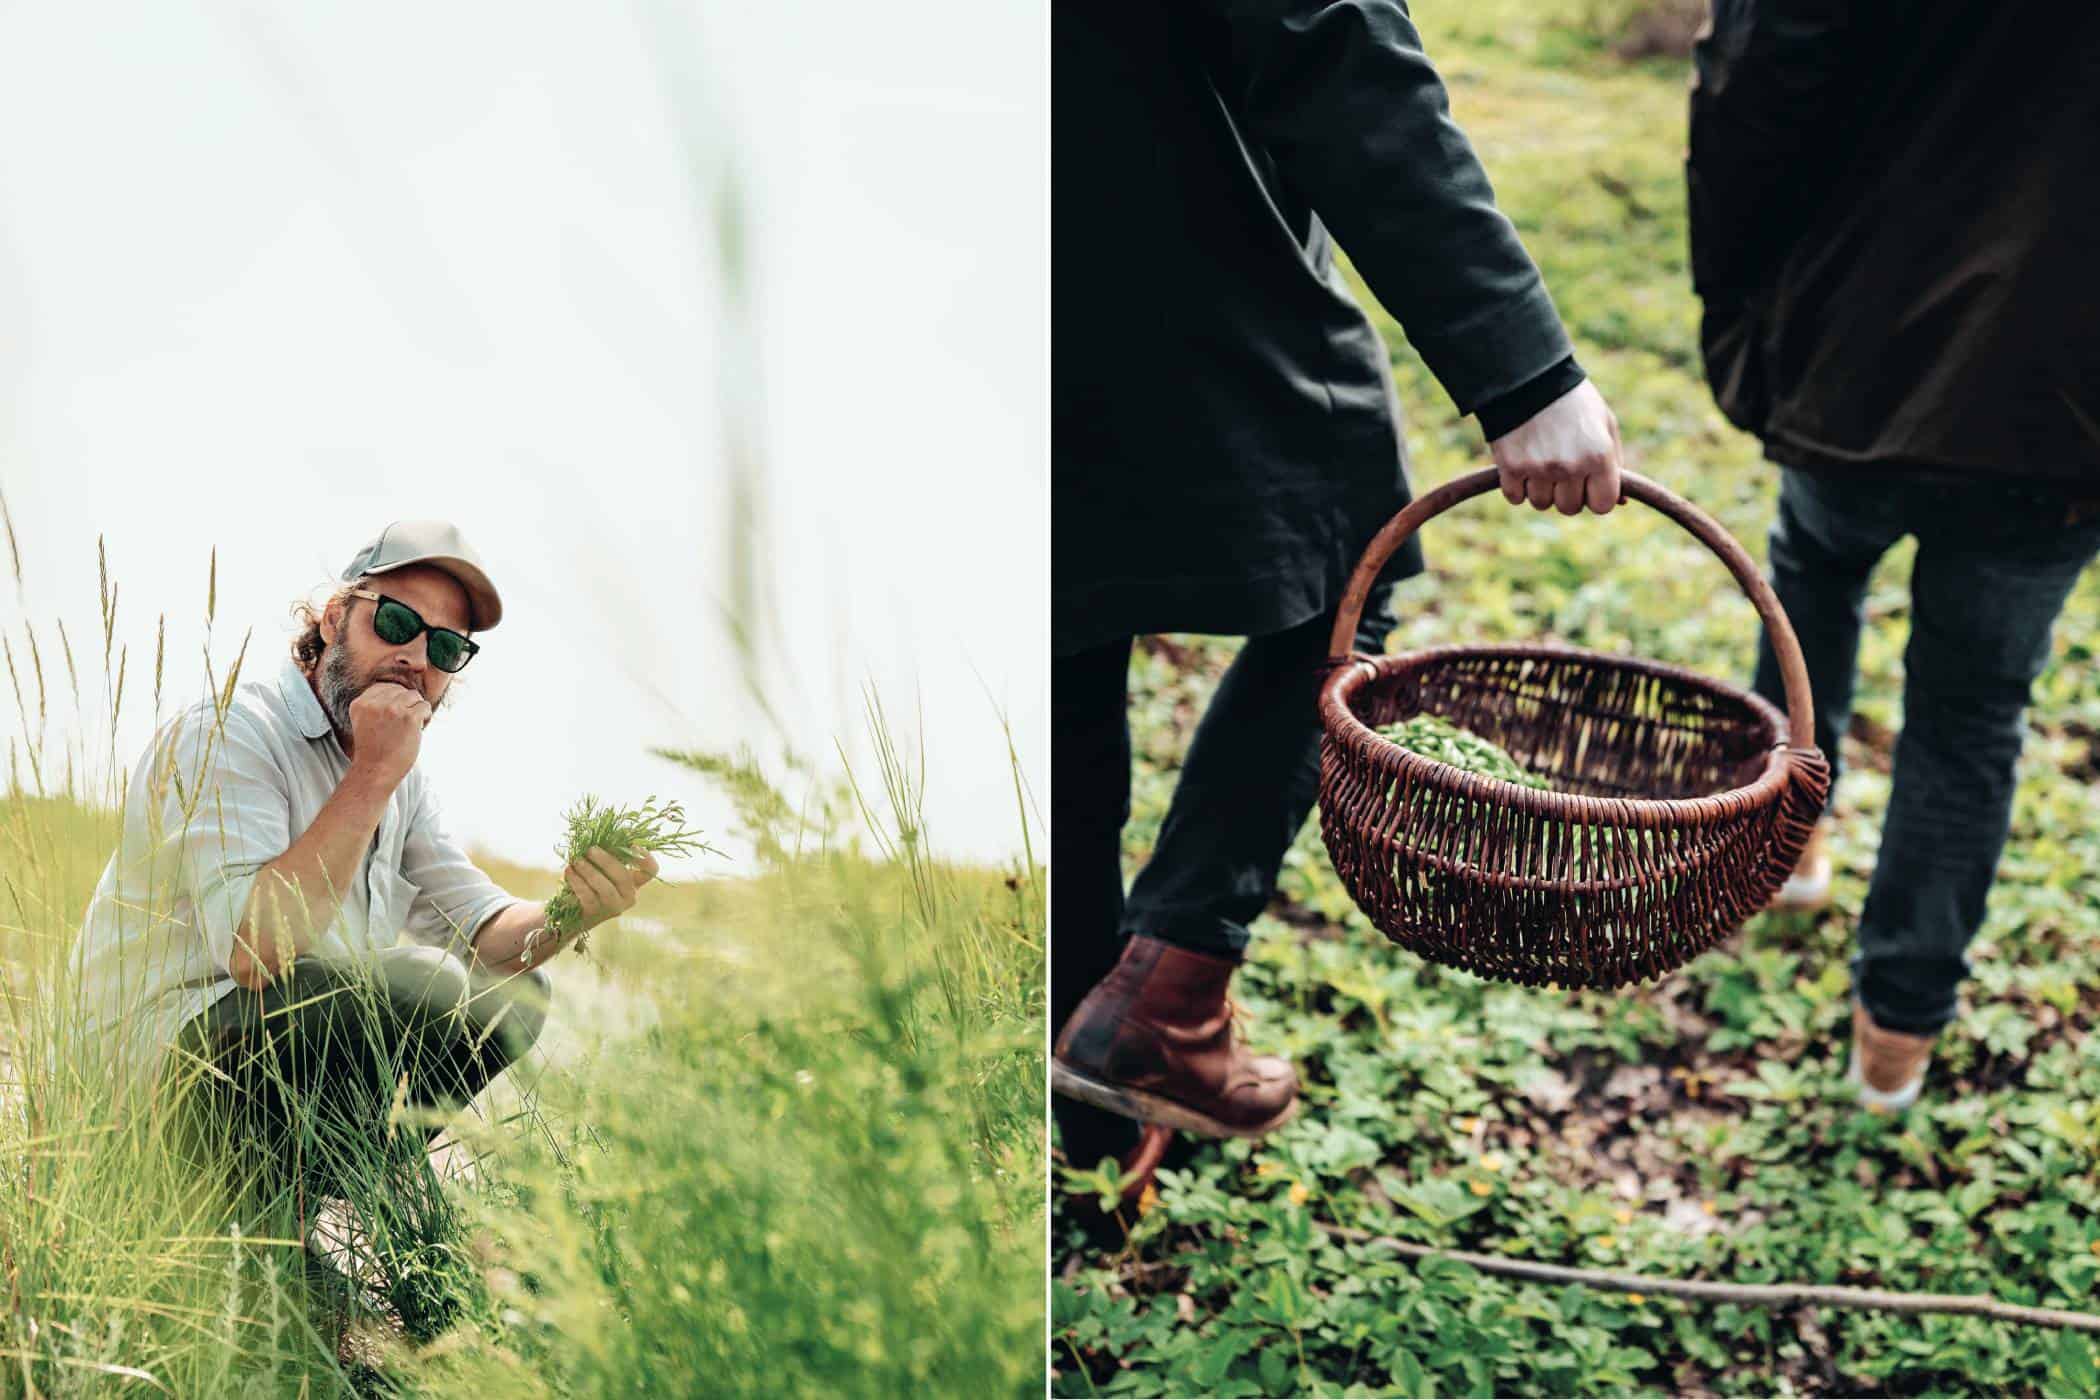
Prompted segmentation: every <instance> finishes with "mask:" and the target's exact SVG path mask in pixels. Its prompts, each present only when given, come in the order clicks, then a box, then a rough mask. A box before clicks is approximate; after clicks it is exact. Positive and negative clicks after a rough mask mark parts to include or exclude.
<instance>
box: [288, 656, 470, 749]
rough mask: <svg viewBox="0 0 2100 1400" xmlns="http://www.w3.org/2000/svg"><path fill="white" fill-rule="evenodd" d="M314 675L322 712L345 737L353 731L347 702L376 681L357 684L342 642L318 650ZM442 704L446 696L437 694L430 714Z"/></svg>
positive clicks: (338, 733) (436, 710)
mask: <svg viewBox="0 0 2100 1400" xmlns="http://www.w3.org/2000/svg"><path fill="white" fill-rule="evenodd" d="M314 677H315V680H316V681H318V682H319V684H318V685H317V686H316V687H315V688H316V689H317V690H318V691H319V692H320V699H321V711H322V713H324V714H326V715H327V716H328V722H329V723H330V724H331V725H333V726H335V737H336V738H337V740H339V741H340V740H344V739H348V738H349V737H350V735H351V732H352V731H351V728H350V702H351V701H353V700H355V699H357V697H358V696H360V695H362V694H364V693H365V692H366V691H367V690H369V689H371V688H372V685H373V684H378V683H379V682H368V683H366V684H364V685H359V684H358V683H357V676H356V674H355V673H354V672H352V671H351V669H350V648H348V647H346V646H344V645H343V644H342V643H341V642H337V643H336V644H335V645H334V646H332V647H330V648H328V649H327V650H326V651H324V652H322V653H321V664H320V666H319V667H318V668H316V670H315V672H314ZM384 684H387V685H392V684H393V682H392V681H387V682H384ZM444 704H445V697H444V696H442V695H440V696H439V697H438V702H437V704H435V705H432V706H431V707H430V712H431V714H433V715H435V714H436V713H437V712H438V711H439V710H440V709H442V708H444Z"/></svg>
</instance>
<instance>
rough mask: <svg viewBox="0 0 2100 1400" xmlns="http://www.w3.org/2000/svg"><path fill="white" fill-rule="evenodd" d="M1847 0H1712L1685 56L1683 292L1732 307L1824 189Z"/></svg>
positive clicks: (1849, 55)
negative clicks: (1688, 278)
mask: <svg viewBox="0 0 2100 1400" xmlns="http://www.w3.org/2000/svg"><path fill="white" fill-rule="evenodd" d="M1852 10H1853V6H1852V5H1851V4H1850V3H1849V0H1714V5H1713V13H1712V18H1711V20H1710V21H1709V23H1708V25H1707V27H1706V29H1705V30H1704V31H1702V33H1701V35H1700V37H1699V40H1698V42H1697V43H1696V44H1695V45H1694V46H1693V49H1692V61H1693V82H1692V89H1691V126H1690V138H1689V150H1688V152H1687V158H1686V162H1685V181H1686V197H1687V202H1688V213H1689V216H1690V217H1689V224H1690V234H1691V253H1692V286H1693V289H1694V290H1695V291H1697V292H1698V293H1699V295H1700V297H1701V298H1702V299H1704V300H1706V301H1707V302H1708V303H1709V304H1710V305H1718V306H1722V307H1726V306H1729V305H1733V304H1736V303H1739V302H1741V301H1742V299H1743V298H1744V297H1745V296H1748V295H1749V294H1751V293H1752V292H1753V291H1754V290H1755V289H1756V288H1757V287H1759V286H1761V285H1763V283H1764V282H1765V281H1766V280H1767V279H1768V278H1769V277H1770V276H1771V274H1772V272H1773V270H1774V269H1776V268H1777V267H1778V265H1779V264H1780V262H1781V261H1782V260H1783V259H1784V258H1785V257H1786V255H1787V252H1788V250H1789V249H1790V248H1791V247H1792V246H1793V244H1794V240H1795V239H1796V238H1798V237H1799V236H1800V232H1801V229H1802V227H1803V225H1804V224H1805V222H1806V221H1807V219H1808V217H1809V215H1810V214H1811V213H1812V212H1813V210H1814V209H1815V206H1816V205H1817V203H1818V202H1820V201H1821V200H1822V199H1823V198H1824V197H1825V196H1826V194H1827V192H1828V186H1829V173H1830V172H1829V161H1828V152H1829V151H1830V150H1832V149H1833V148H1834V147H1836V146H1838V145H1839V144H1840V143H1841V142H1842V141H1843V139H1844V135H1843V131H1842V129H1841V128H1842V125H1843V123H1842V116H1843V113H1844V111H1845V109H1846V107H1847V106H1848V105H1849V104H1850V102H1851V101H1852V99H1853V97H1854V96H1855V95H1856V93H1857V90H1858V84H1857V82H1856V81H1850V80H1849V79H1850V78H1852V77H1853V76H1855V75H1856V73H1857V65H1858V62H1859V56H1860V55H1859V51H1858V42H1859V39H1860V38H1861V37H1862V36H1860V35H1859V34H1858V32H1857V28H1856V26H1855V25H1854V24H1853V14H1852Z"/></svg>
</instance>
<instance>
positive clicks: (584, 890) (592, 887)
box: [567, 860, 613, 918]
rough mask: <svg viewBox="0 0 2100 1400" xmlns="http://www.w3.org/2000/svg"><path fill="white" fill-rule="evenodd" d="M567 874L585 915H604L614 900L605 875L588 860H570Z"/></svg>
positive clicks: (595, 916)
mask: <svg viewBox="0 0 2100 1400" xmlns="http://www.w3.org/2000/svg"><path fill="white" fill-rule="evenodd" d="M567 874H568V877H569V889H570V891H571V892H572V893H574V894H575V896H576V902H577V903H578V904H581V905H582V906H583V912H584V914H585V916H586V917H589V918H597V917H599V916H602V915H603V914H604V913H605V911H606V907H607V906H608V905H610V904H611V903H612V902H613V901H612V890H611V889H610V888H609V887H608V886H607V885H606V883H605V877H604V876H603V875H600V874H599V873H598V871H597V868H596V867H595V866H593V865H592V864H591V863H590V862H589V861H586V860H572V861H570V862H569V869H568V871H567Z"/></svg>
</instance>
